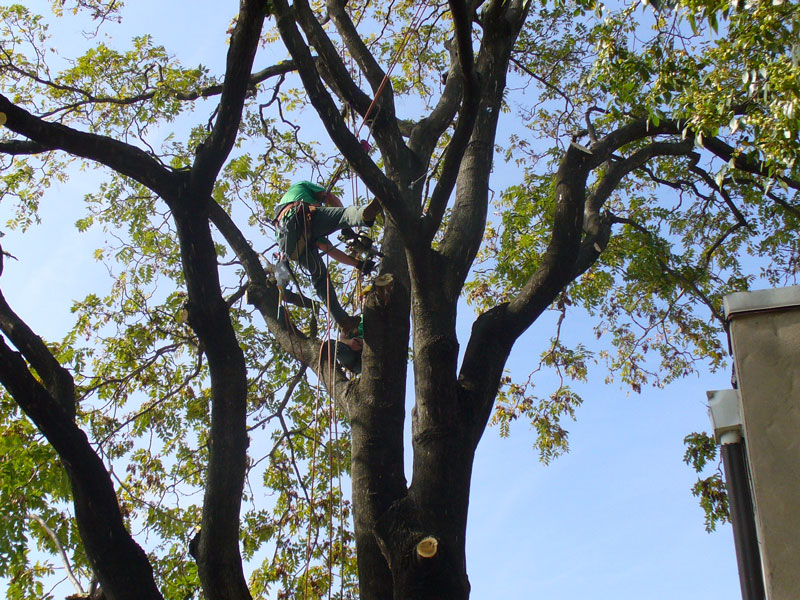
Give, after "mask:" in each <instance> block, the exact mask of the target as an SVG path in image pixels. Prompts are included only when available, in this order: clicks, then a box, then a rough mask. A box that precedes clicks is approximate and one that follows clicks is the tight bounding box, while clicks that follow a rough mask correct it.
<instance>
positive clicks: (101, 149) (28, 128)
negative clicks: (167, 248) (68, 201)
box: [0, 94, 176, 196]
mask: <svg viewBox="0 0 800 600" xmlns="http://www.w3.org/2000/svg"><path fill="white" fill-rule="evenodd" d="M0 112H4V113H5V114H6V117H7V119H8V120H7V122H6V124H5V126H6V127H7V128H8V129H10V130H11V131H13V132H15V133H18V134H20V135H23V136H25V137H26V138H28V139H29V140H31V141H32V142H34V143H37V144H40V145H41V146H42V147H43V148H44V149H53V150H63V151H64V152H68V153H69V154H73V155H75V156H80V157H82V158H86V159H89V160H93V161H95V162H98V163H100V164H102V165H105V166H107V167H109V168H111V169H113V170H115V171H117V172H118V173H120V174H122V175H125V176H127V177H130V178H131V179H134V180H136V181H138V182H139V183H141V184H142V185H145V186H147V187H148V188H150V189H151V190H153V191H154V192H156V193H157V194H159V195H162V196H165V195H170V194H171V193H173V191H174V185H175V183H176V181H175V179H174V177H173V176H172V174H171V173H170V172H169V171H168V170H167V169H165V168H164V167H163V166H162V165H161V164H160V163H159V162H158V161H157V160H156V159H155V158H153V157H152V156H150V155H149V154H147V153H146V152H144V151H143V150H140V149H139V148H136V147H135V146H131V145H130V144H125V143H123V142H120V141H117V140H114V139H112V138H109V137H106V136H102V135H96V134H93V133H84V132H82V131H78V130H76V129H72V128H71V127H67V126H65V125H61V124H60V123H51V122H48V121H45V120H43V119H40V118H39V117H36V116H34V115H32V114H31V113H29V112H28V111H26V110H24V109H22V108H20V107H18V106H17V105H15V104H13V103H12V102H11V101H9V100H8V98H6V97H5V96H3V95H2V94H0Z"/></svg>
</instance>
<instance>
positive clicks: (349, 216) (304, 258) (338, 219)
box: [277, 206, 365, 325]
mask: <svg viewBox="0 0 800 600" xmlns="http://www.w3.org/2000/svg"><path fill="white" fill-rule="evenodd" d="M363 212H364V207H363V206H362V207H358V206H348V207H346V208H339V207H335V206H315V207H314V209H313V210H312V211H311V217H310V218H309V219H306V218H305V217H304V216H303V213H304V211H302V210H296V211H291V212H290V214H289V215H287V216H286V217H284V218H283V220H282V221H281V223H279V224H278V228H277V238H278V247H279V248H280V249H281V252H283V253H284V254H286V256H288V257H289V258H290V259H292V260H293V261H295V262H297V263H298V264H299V265H300V266H301V267H303V268H304V269H305V270H306V272H307V273H308V274H309V276H310V277H311V285H312V286H314V291H316V293H317V297H318V298H319V299H320V300H321V301H322V302H323V304H325V305H326V306H328V307H329V308H330V313H331V316H332V317H333V319H334V320H335V321H336V322H337V323H338V324H340V325H343V324H345V320H346V319H347V318H348V316H349V315H348V314H347V313H346V312H345V310H344V309H343V308H342V305H341V304H339V299H338V298H337V296H336V290H334V289H333V285H332V284H331V279H330V276H329V275H328V269H327V267H326V266H325V261H324V260H322V257H321V256H320V251H319V248H318V247H317V244H316V240H319V239H321V238H324V237H325V236H327V235H330V234H331V233H333V232H335V231H339V230H340V229H343V228H345V227H362V226H364V225H365V223H364V219H363V217H362V213H363Z"/></svg>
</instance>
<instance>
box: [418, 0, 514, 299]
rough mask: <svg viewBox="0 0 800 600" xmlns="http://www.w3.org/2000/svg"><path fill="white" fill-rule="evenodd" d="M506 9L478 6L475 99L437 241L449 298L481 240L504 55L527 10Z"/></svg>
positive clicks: (437, 210)
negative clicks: (481, 17) (480, 25)
mask: <svg viewBox="0 0 800 600" xmlns="http://www.w3.org/2000/svg"><path fill="white" fill-rule="evenodd" d="M526 6H527V5H526ZM510 10H511V5H508V6H506V5H505V3H502V2H492V3H490V5H489V6H488V7H487V8H486V10H485V11H484V12H483V15H484V24H483V27H484V34H483V40H482V43H481V48H480V51H479V53H478V57H477V62H476V70H477V72H478V73H480V77H481V82H480V83H481V86H480V96H479V99H480V104H479V107H478V111H477V117H476V121H475V124H474V127H473V128H472V131H471V137H470V138H469V141H468V143H467V146H466V148H465V149H464V152H463V156H462V158H461V160H460V161H458V162H459V163H460V164H459V171H458V175H457V179H456V186H457V188H456V196H455V202H454V205H453V210H452V215H451V218H450V221H449V222H448V226H447V230H446V232H445V234H444V238H443V240H442V243H441V245H440V252H441V254H442V256H443V258H444V264H446V265H447V267H448V269H447V271H446V272H445V277H444V282H443V283H444V286H445V290H446V292H445V293H446V295H447V297H448V298H454V297H456V296H457V295H458V294H460V293H461V288H462V287H463V284H464V281H465V280H466V277H467V274H468V273H469V269H470V267H471V265H472V262H473V260H474V258H475V255H476V253H477V252H478V248H479V247H480V244H481V242H482V240H483V231H484V228H485V225H486V213H487V210H488V204H489V197H488V190H489V174H490V172H491V168H490V165H491V164H492V161H493V159H494V140H495V135H496V131H497V122H498V118H499V113H500V107H501V105H502V102H503V91H504V90H505V86H506V72H507V68H508V61H509V59H510V56H511V50H512V49H513V41H514V40H515V39H516V37H517V35H518V33H519V30H520V28H521V27H522V25H523V23H524V21H525V16H526V14H527V9H526V10H525V11H522V12H521V13H519V14H515V13H513V11H512V12H507V11H510ZM476 91H477V90H476ZM465 93H466V90H465ZM456 156H457V155H456ZM446 190H447V187H444V188H442V193H441V194H440V195H437V198H436V201H435V204H434V206H433V210H432V211H431V220H430V223H431V224H430V225H426V234H427V235H428V236H430V235H431V233H435V230H436V228H437V227H438V226H436V227H435V226H434V219H435V218H436V216H437V215H439V214H441V213H442V211H443V209H444V206H443V204H444V203H445V202H446V201H447V200H448V197H449V194H445V193H444V192H445V191H446ZM439 266H441V265H439Z"/></svg>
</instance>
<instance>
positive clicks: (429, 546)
mask: <svg viewBox="0 0 800 600" xmlns="http://www.w3.org/2000/svg"><path fill="white" fill-rule="evenodd" d="M438 550H439V541H438V540H437V539H436V538H435V537H426V538H425V539H424V540H422V541H420V542H419V543H418V544H417V554H418V555H419V556H421V557H422V558H433V557H434V556H436V552H437V551H438Z"/></svg>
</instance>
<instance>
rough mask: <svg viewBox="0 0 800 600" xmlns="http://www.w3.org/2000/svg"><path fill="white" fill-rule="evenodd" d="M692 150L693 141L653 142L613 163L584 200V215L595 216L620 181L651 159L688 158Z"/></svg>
mask: <svg viewBox="0 0 800 600" xmlns="http://www.w3.org/2000/svg"><path fill="white" fill-rule="evenodd" d="M693 150H694V141H693V140H683V141H680V142H653V143H651V144H648V145H647V146H645V147H644V148H642V149H640V150H637V151H636V152H634V153H633V154H632V155H630V156H628V157H626V158H623V159H621V160H617V161H614V162H613V163H611V166H610V167H609V169H608V170H607V171H606V173H605V174H603V177H602V178H601V179H600V181H599V182H598V184H597V185H596V186H595V188H594V191H593V192H592V193H591V194H590V195H589V196H588V198H587V199H586V214H597V213H598V212H599V211H600V209H601V208H602V207H603V204H605V202H606V200H608V198H609V196H611V194H612V193H613V192H614V190H615V189H616V188H617V186H618V185H619V183H620V181H622V179H623V178H624V177H625V176H626V175H628V174H630V173H631V172H632V171H634V170H636V169H638V168H640V167H642V166H643V165H644V164H646V163H647V162H648V161H650V160H652V159H653V158H655V157H657V156H689V155H690V154H692V152H693Z"/></svg>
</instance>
